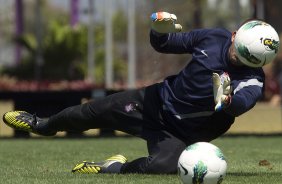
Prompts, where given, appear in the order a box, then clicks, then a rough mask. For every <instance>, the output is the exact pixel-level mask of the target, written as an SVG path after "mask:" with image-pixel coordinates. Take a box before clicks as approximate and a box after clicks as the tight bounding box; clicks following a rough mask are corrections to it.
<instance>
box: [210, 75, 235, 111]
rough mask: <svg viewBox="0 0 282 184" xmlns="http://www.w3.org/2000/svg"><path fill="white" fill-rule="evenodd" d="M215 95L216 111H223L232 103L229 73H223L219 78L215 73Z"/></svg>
mask: <svg viewBox="0 0 282 184" xmlns="http://www.w3.org/2000/svg"><path fill="white" fill-rule="evenodd" d="M212 79H213V95H214V102H215V104H216V105H215V108H214V109H215V111H221V110H222V109H224V108H226V107H227V106H228V105H229V104H230V103H231V92H232V89H231V86H230V77H229V75H228V73H223V74H222V75H221V76H219V75H218V74H217V73H213V75H212Z"/></svg>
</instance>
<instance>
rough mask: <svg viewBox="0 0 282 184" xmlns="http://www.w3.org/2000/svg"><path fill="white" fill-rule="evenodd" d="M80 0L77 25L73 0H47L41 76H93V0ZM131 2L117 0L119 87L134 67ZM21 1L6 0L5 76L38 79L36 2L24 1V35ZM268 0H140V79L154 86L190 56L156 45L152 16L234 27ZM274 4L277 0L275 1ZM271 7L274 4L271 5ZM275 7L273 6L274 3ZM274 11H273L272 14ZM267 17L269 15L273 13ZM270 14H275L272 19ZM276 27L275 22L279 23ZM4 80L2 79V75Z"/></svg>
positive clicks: (98, 40)
mask: <svg viewBox="0 0 282 184" xmlns="http://www.w3.org/2000/svg"><path fill="white" fill-rule="evenodd" d="M77 1H79V16H80V17H79V21H78V24H77V25H75V26H72V25H71V23H70V22H71V16H70V14H71V12H70V2H71V0H41V4H40V9H41V23H40V25H41V26H40V30H41V35H42V36H41V40H42V44H41V49H42V59H43V63H42V66H41V74H40V80H42V81H46V80H47V81H60V80H69V81H72V80H84V79H86V77H87V70H88V65H87V54H88V51H87V44H88V41H89V40H88V33H87V32H88V18H87V16H88V13H89V12H88V8H89V7H88V5H89V4H88V2H89V1H86V0H77ZM128 1H129V0H115V1H114V0H113V1H112V3H113V12H112V13H113V17H112V24H113V26H112V27H113V51H112V53H113V71H114V77H113V78H114V83H115V86H122V87H124V86H126V85H125V84H126V82H127V72H128V71H127V68H128V62H127V61H128V48H127V47H128V36H127V33H128V29H127V26H128ZM15 2H16V0H15V1H4V0H0V3H1V4H2V7H0V14H1V16H0V24H1V25H2V26H1V27H0V36H1V39H0V74H1V76H4V75H5V76H7V75H8V76H11V77H14V78H16V80H30V81H32V80H36V70H38V67H36V57H37V52H36V50H37V48H38V47H39V45H38V43H37V37H36V34H37V31H38V29H39V28H38V25H37V23H36V18H37V17H36V13H35V12H36V2H37V1H35V0H25V1H22V3H23V17H24V19H23V25H24V29H23V33H22V34H20V35H18V36H16V34H15V21H14V20H15ZM94 2H95V3H94V16H95V18H94V19H95V23H94V31H93V36H94V45H95V47H94V53H95V55H94V61H95V68H94V69H93V70H95V72H94V73H95V84H96V85H104V81H105V57H106V52H107V51H106V50H105V37H106V35H105V16H107V14H106V11H107V7H105V3H104V1H103V0H95V1H94ZM259 2H264V3H265V4H266V5H267V3H266V2H267V1H263V0H238V1H234V0H174V1H173V2H172V1H171V0H151V1H147V0H146V1H137V0H136V1H135V6H136V10H135V11H136V14H135V27H136V33H135V34H136V81H137V86H142V85H148V84H151V83H154V82H157V81H160V80H162V79H163V78H164V77H166V76H168V75H172V74H176V73H177V72H179V71H180V70H181V69H182V68H183V67H184V66H185V65H186V64H187V62H189V59H190V55H186V54H184V55H172V54H168V55H164V54H159V53H157V52H156V51H154V50H153V49H152V47H151V46H150V42H149V31H150V15H151V13H152V12H156V11H167V12H171V13H174V14H176V15H177V17H178V22H179V23H180V24H182V25H183V31H190V30H191V29H195V28H212V27H225V28H226V29H228V30H230V31H233V30H235V29H236V28H237V26H238V25H239V24H240V23H241V22H242V21H244V20H245V19H247V18H254V17H258V16H257V15H258V11H257V9H256V5H257V4H258V3H259ZM270 3H273V1H270ZM266 7H268V8H269V6H266ZM270 8H271V7H270ZM268 15H269V14H267V16H268ZM267 16H265V17H267ZM267 18H269V17H267ZM274 27H275V26H274ZM16 45H18V46H19V47H20V48H21V59H20V61H18V62H17V61H16V59H15V47H16ZM0 80H1V78H0Z"/></svg>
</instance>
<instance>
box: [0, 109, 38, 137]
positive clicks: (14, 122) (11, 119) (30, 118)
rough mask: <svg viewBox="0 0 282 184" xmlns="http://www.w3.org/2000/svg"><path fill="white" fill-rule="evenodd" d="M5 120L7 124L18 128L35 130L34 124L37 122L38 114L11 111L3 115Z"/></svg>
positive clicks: (29, 130)
mask: <svg viewBox="0 0 282 184" xmlns="http://www.w3.org/2000/svg"><path fill="white" fill-rule="evenodd" d="M3 121H4V123H5V124H6V125H8V126H10V127H12V128H14V129H16V130H24V131H28V132H33V126H34V125H35V124H36V116H35V115H31V114H29V113H27V112H25V111H10V112H6V113H5V114H4V115H3Z"/></svg>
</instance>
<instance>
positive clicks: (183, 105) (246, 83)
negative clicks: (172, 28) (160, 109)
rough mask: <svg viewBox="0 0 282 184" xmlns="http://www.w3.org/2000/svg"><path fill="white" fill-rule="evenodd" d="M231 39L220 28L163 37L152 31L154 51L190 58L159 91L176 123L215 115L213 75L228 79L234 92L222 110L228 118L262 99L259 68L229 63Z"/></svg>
mask: <svg viewBox="0 0 282 184" xmlns="http://www.w3.org/2000/svg"><path fill="white" fill-rule="evenodd" d="M231 36H232V34H231V32H229V31H227V30H225V29H219V28H218V29H196V30H193V31H191V32H186V33H169V34H164V35H158V34H156V33H154V32H153V31H151V33H150V40H151V45H152V46H153V47H154V49H155V50H156V51H158V52H161V53H168V54H186V53H189V54H192V60H191V62H189V63H188V64H187V66H186V67H185V68H183V69H182V71H180V73H178V74H177V75H174V76H169V77H167V78H166V79H165V80H164V82H163V83H161V84H160V88H159V91H160V96H161V99H162V101H163V104H164V108H165V109H167V110H169V111H170V112H171V113H172V114H173V115H174V116H175V117H177V118H178V119H184V118H193V117H198V116H209V115H211V114H212V113H214V107H215V102H214V96H213V83H212V73H213V72H216V73H218V74H220V75H221V74H222V73H224V72H227V73H228V74H229V76H230V79H231V86H232V89H233V92H232V101H231V104H230V105H229V106H228V107H227V108H226V109H224V111H225V112H226V113H227V114H229V115H231V116H234V117H235V116H239V115H241V114H243V113H245V112H246V111H248V110H250V109H251V108H252V107H253V106H254V105H255V104H256V102H257V101H258V100H259V99H260V98H261V97H262V94H263V86H264V72H263V70H262V68H250V67H247V66H235V65H233V64H232V63H231V62H230V61H229V56H228V52H229V48H230V46H231V44H232V42H231ZM172 62H173V61H172Z"/></svg>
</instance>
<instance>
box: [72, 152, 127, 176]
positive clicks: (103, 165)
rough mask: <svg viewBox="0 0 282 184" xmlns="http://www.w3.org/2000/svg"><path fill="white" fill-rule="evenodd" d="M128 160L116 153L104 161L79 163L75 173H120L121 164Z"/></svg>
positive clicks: (74, 170) (73, 170) (74, 169)
mask: <svg viewBox="0 0 282 184" xmlns="http://www.w3.org/2000/svg"><path fill="white" fill-rule="evenodd" d="M126 162H127V159H126V158H125V157H124V156H122V155H115V156H112V157H110V158H108V159H107V160H105V161H102V162H87V161H83V162H82V163H79V164H77V165H76V166H75V167H74V168H73V169H72V172H73V173H85V174H90V173H93V174H98V173H119V171H120V168H121V166H122V165H123V164H124V163H126Z"/></svg>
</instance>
